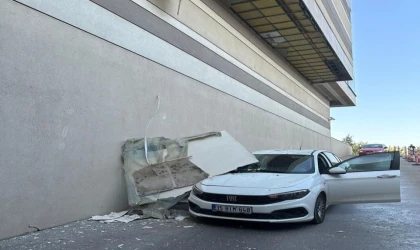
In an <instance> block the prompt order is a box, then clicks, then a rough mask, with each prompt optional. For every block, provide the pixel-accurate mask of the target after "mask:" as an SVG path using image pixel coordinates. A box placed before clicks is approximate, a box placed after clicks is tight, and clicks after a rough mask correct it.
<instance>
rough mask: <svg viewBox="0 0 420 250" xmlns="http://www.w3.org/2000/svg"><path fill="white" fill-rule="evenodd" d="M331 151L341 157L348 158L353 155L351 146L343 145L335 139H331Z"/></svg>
mask: <svg viewBox="0 0 420 250" xmlns="http://www.w3.org/2000/svg"><path fill="white" fill-rule="evenodd" d="M331 151H332V152H333V153H334V154H336V155H337V156H339V157H343V158H346V157H348V156H350V155H352V154H353V152H352V148H351V146H350V145H348V144H345V143H342V142H341V141H338V140H336V139H334V138H331Z"/></svg>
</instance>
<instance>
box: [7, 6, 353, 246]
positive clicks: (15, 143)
mask: <svg viewBox="0 0 420 250" xmlns="http://www.w3.org/2000/svg"><path fill="white" fill-rule="evenodd" d="M351 40H352V39H351V19H350V7H349V3H348V1H347V0H277V1H276V0H261V1H244V0H217V1H216V0H149V1H146V0H119V1H115V0H71V1H64V0H47V1H45V0H2V1H0V68H1V69H2V70H1V71H0V86H1V88H0V96H1V98H0V118H1V120H2V123H1V126H0V165H1V167H0V186H1V188H2V190H3V191H2V192H1V194H0V211H1V213H0V225H2V226H1V227H0V238H7V237H12V236H15V235H19V234H23V233H26V232H30V231H33V230H34V229H33V228H32V227H33V226H36V227H38V228H48V227H52V226H56V225H60V224H64V223H67V222H70V221H74V220H79V219H84V218H87V217H89V216H92V215H95V214H103V213H108V212H111V211H118V210H122V209H125V208H126V206H127V197H126V190H125V183H124V179H123V170H122V163H121V160H120V159H121V158H120V156H121V146H122V144H123V143H124V141H125V140H126V139H130V138H141V137H144V134H145V130H146V126H147V124H148V122H149V121H150V119H151V118H152V116H153V114H154V113H155V110H158V111H157V114H158V115H157V116H156V118H155V119H154V120H153V121H152V122H151V125H150V128H149V130H148V134H147V136H148V137H152V136H165V137H169V138H176V137H183V136H189V135H194V134H200V133H205V132H209V131H221V130H226V131H228V132H229V133H230V134H231V135H232V136H234V137H235V138H236V139H237V140H238V141H239V142H241V143H242V144H243V145H244V146H246V147H247V148H248V149H249V150H250V151H253V150H261V149H272V148H277V149H298V148H302V149H327V150H331V151H332V152H334V153H336V154H337V155H339V156H346V155H349V154H350V153H351V149H350V147H349V146H347V145H344V144H342V143H341V142H339V141H336V140H335V139H332V138H331V132H330V131H331V130H330V122H331V118H330V109H331V108H332V107H346V106H354V105H355V104H356V95H355V93H354V90H353V89H352V87H351V86H350V85H349V83H348V82H349V81H351V80H352V79H353V66H352V65H353V59H352V43H351Z"/></svg>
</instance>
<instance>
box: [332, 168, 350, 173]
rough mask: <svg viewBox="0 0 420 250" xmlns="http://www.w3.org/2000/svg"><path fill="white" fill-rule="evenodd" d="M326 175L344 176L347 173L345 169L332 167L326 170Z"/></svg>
mask: <svg viewBox="0 0 420 250" xmlns="http://www.w3.org/2000/svg"><path fill="white" fill-rule="evenodd" d="M328 173H329V174H345V173H347V171H346V170H345V169H342V168H340V167H333V168H330V169H329V170H328Z"/></svg>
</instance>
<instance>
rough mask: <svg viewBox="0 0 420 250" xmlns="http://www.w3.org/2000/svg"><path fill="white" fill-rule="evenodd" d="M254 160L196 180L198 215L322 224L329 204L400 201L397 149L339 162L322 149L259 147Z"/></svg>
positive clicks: (193, 197)
mask: <svg viewBox="0 0 420 250" xmlns="http://www.w3.org/2000/svg"><path fill="white" fill-rule="evenodd" d="M254 155H255V156H256V158H257V159H258V160H259V162H258V163H255V164H251V165H247V166H243V167H240V168H238V169H236V170H234V171H231V172H229V173H226V174H222V175H218V176H214V177H211V178H208V179H205V180H203V181H201V182H200V183H197V184H196V185H195V186H194V187H193V189H192V191H191V194H190V196H189V198H188V201H189V208H190V209H189V210H190V213H191V214H192V215H194V216H198V217H208V218H218V219H230V220H242V221H258V222H275V223H289V222H306V221H312V222H313V223H315V224H319V223H322V222H323V221H324V218H325V211H326V209H327V208H328V206H330V205H334V204H349V203H375V202H400V201H401V196H400V157H399V152H384V153H378V154H369V155H363V156H357V157H354V158H351V159H347V160H345V161H341V160H340V159H339V158H338V157H337V156H335V155H334V154H332V153H330V152H327V151H322V150H291V151H277V150H269V151H259V152H255V153H254Z"/></svg>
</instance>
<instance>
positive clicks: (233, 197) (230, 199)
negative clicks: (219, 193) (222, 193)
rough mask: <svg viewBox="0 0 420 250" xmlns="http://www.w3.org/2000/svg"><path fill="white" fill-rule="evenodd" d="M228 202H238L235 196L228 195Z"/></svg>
mask: <svg viewBox="0 0 420 250" xmlns="http://www.w3.org/2000/svg"><path fill="white" fill-rule="evenodd" d="M226 200H227V201H235V202H236V196H234V195H226Z"/></svg>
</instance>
